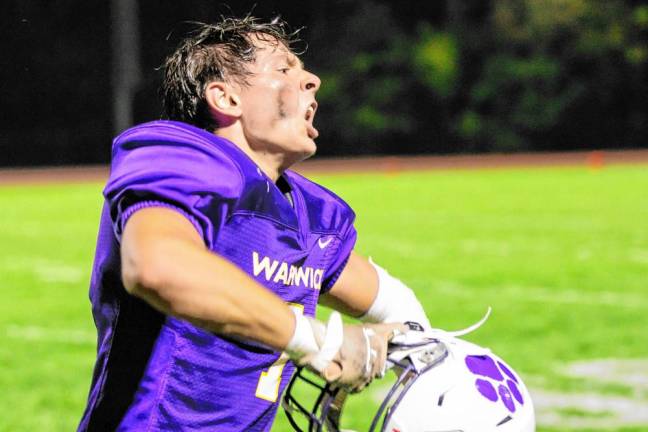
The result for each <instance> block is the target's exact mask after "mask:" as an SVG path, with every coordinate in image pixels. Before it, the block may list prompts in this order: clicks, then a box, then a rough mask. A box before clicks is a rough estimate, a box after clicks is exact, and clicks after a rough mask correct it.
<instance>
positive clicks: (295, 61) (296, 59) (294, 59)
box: [286, 53, 304, 69]
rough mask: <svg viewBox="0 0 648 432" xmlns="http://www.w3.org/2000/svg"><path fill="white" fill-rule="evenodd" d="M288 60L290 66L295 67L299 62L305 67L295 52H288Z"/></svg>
mask: <svg viewBox="0 0 648 432" xmlns="http://www.w3.org/2000/svg"><path fill="white" fill-rule="evenodd" d="M286 61H287V62H288V66H290V67H295V66H296V65H297V64H299V66H301V68H302V69H304V62H303V61H302V59H300V58H299V57H297V56H296V55H295V54H288V53H286Z"/></svg>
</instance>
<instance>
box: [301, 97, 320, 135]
mask: <svg viewBox="0 0 648 432" xmlns="http://www.w3.org/2000/svg"><path fill="white" fill-rule="evenodd" d="M315 111H317V102H315V101H313V102H312V103H311V104H310V105H309V106H308V109H307V110H306V115H305V116H304V120H306V132H307V133H308V137H309V138H310V139H315V138H317V137H318V136H319V132H318V131H317V129H315V127H314V126H313V119H314V118H315Z"/></svg>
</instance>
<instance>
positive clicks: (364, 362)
mask: <svg viewBox="0 0 648 432" xmlns="http://www.w3.org/2000/svg"><path fill="white" fill-rule="evenodd" d="M406 330H407V327H406V326H405V325H404V324H400V323H395V324H364V325H361V324H355V325H345V326H344V338H343V342H342V346H341V347H340V350H339V351H338V352H337V354H336V356H335V357H334V358H333V360H332V362H331V364H330V365H329V366H328V367H327V368H326V369H325V370H324V371H323V372H322V376H323V377H324V379H326V380H327V381H328V382H331V383H335V384H336V385H339V386H341V387H343V388H345V389H346V390H348V391H350V392H359V391H361V390H362V389H364V388H365V387H366V386H367V385H368V384H369V383H370V382H371V381H372V380H373V379H374V378H376V377H382V376H384V374H385V367H386V361H387V344H388V342H389V341H390V340H391V339H392V338H393V337H394V336H395V335H398V334H402V333H404V332H405V331H406Z"/></svg>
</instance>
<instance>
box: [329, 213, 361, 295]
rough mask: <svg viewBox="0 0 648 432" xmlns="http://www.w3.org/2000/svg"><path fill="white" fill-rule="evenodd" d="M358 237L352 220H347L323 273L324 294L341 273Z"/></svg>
mask: <svg viewBox="0 0 648 432" xmlns="http://www.w3.org/2000/svg"><path fill="white" fill-rule="evenodd" d="M357 238H358V233H357V232H356V230H355V227H354V226H353V222H352V220H351V221H349V222H347V226H346V227H345V229H344V231H343V232H342V235H341V241H340V245H339V247H338V248H337V251H336V253H335V257H334V259H333V262H332V263H331V265H330V266H329V267H328V269H327V271H326V272H325V273H324V279H323V281H322V288H321V291H320V292H321V293H322V294H324V293H326V292H328V291H329V290H330V289H331V288H333V285H335V282H337V280H338V278H339V277H340V275H341V274H342V271H343V270H344V268H345V267H346V264H347V262H348V261H349V256H350V255H351V252H352V251H353V248H354V247H355V243H356V240H357Z"/></svg>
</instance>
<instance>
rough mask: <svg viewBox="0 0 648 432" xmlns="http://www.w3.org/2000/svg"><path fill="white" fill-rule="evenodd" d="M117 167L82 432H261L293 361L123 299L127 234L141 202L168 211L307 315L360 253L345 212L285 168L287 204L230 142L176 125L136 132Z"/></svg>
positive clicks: (100, 248) (125, 140)
mask: <svg viewBox="0 0 648 432" xmlns="http://www.w3.org/2000/svg"><path fill="white" fill-rule="evenodd" d="M112 158H113V159H112V167H111V172H110V178H109V180H108V184H107V186H106V188H105V190H104V195H105V198H106V203H105V205H104V209H103V213H102V216H101V225H100V230H99V238H98V242H97V250H96V256H95V262H94V267H93V274H92V280H91V287H90V300H91V302H92V313H93V316H94V320H95V324H96V327H97V332H98V348H97V360H96V364H95V369H94V374H93V379H92V387H91V389H90V395H89V397H88V405H87V408H86V410H85V413H84V415H83V419H82V420H81V424H80V425H79V430H82V431H85V430H92V431H106V430H123V431H140V432H141V431H158V430H164V431H168V430H182V431H185V430H187V431H188V430H191V431H198V430H199V431H208V430H214V431H257V430H258V431H264V430H269V429H270V427H271V425H272V421H273V419H274V416H275V414H276V410H277V406H278V400H279V396H280V395H281V392H282V391H283V388H284V386H285V385H286V384H287V381H288V379H289V377H290V375H291V374H292V372H293V366H292V364H290V362H286V359H285V356H281V354H280V353H278V352H275V351H272V350H269V349H267V348H265V347H262V346H259V345H258V344H254V343H247V342H242V341H234V340H231V339H228V338H225V337H222V336H218V335H216V334H213V333H210V332H208V331H205V330H202V329H200V328H198V327H195V326H193V325H192V324H190V323H188V322H186V321H183V320H181V319H177V318H174V317H170V316H165V315H163V314H161V313H159V312H157V311H156V310H154V309H153V308H151V307H150V306H149V305H148V304H147V303H145V302H143V301H142V300H140V299H138V298H136V297H133V296H131V295H129V294H128V293H127V292H126V291H125V290H124V286H123V284H122V282H121V277H120V271H121V269H120V257H119V242H120V237H121V233H122V230H123V227H124V225H125V223H126V221H127V219H128V217H129V216H130V215H132V214H133V213H134V212H135V211H137V210H138V209H141V208H143V207H148V206H165V207H168V208H171V209H174V210H176V211H177V212H179V213H181V214H182V215H184V216H185V217H186V218H187V219H188V220H189V221H191V223H192V224H193V225H194V226H195V228H196V230H197V231H198V232H199V233H200V235H201V236H202V238H203V240H204V242H205V244H206V245H207V247H209V249H210V250H211V251H213V252H215V253H217V254H219V255H221V256H223V257H225V258H227V259H229V260H230V261H232V262H233V263H234V264H236V265H237V266H238V267H240V268H241V269H243V270H244V271H245V272H246V273H248V274H249V275H250V276H251V277H253V278H254V279H255V280H256V281H258V282H259V283H261V284H262V285H263V286H265V287H266V288H267V289H269V290H271V291H273V292H274V293H275V294H277V295H278V296H280V297H281V298H282V299H283V300H285V301H286V302H288V303H291V304H292V305H293V306H294V307H296V308H298V309H301V310H303V312H304V313H305V314H307V315H311V316H312V315H314V314H315V306H316V304H317V299H318V296H319V294H320V292H325V291H326V290H328V289H330V288H331V286H332V285H333V283H334V282H335V280H336V279H337V277H338V276H339V274H340V273H341V271H342V269H343V267H344V265H345V263H346V261H347V259H348V257H349V254H350V253H351V250H352V248H353V246H354V243H355V239H356V232H355V229H354V227H353V220H354V214H353V212H352V211H351V209H350V208H349V207H348V205H346V204H345V203H344V202H343V201H342V200H341V199H340V198H338V197H337V196H335V195H334V194H333V193H331V192H330V191H328V190H326V189H324V188H323V187H321V186H318V185H316V184H314V183H312V182H310V181H308V180H306V179H305V178H303V177H301V176H300V175H298V174H296V173H294V172H290V171H286V172H285V173H284V175H283V177H282V179H281V181H282V182H284V186H285V187H286V189H289V196H290V200H289V199H287V197H286V195H285V194H284V193H285V192H286V191H285V190H284V191H282V190H280V189H279V188H278V187H277V185H275V183H273V182H272V181H271V180H270V179H269V178H268V177H266V176H265V174H263V173H262V172H261V170H259V168H258V167H257V166H256V165H255V164H254V163H253V162H252V160H251V159H249V157H248V156H247V155H245V153H243V152H242V151H241V150H240V149H239V148H238V147H237V146H236V145H234V144H232V143H231V142H229V141H227V140H225V139H222V138H219V137H217V136H215V135H213V134H211V133H208V132H207V131H204V130H202V129H198V128H195V127H193V126H190V125H187V124H184V123H178V122H170V121H156V122H151V123H147V124H143V125H140V126H137V127H134V128H132V129H130V130H128V131H126V132H124V133H123V134H121V135H120V136H119V137H117V139H116V140H115V142H114V145H113V154H112ZM291 202H292V203H291ZM232 289H236V287H232Z"/></svg>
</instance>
